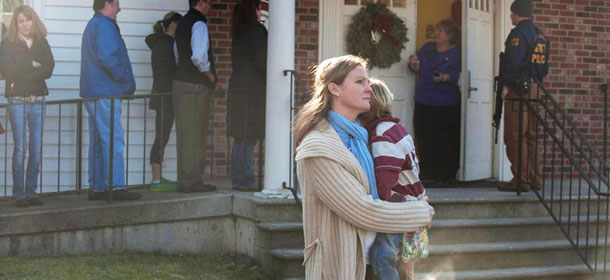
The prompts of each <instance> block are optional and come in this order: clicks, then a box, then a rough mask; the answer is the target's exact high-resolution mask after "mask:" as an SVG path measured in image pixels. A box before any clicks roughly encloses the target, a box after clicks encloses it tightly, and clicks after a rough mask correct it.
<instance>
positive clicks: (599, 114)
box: [533, 0, 610, 171]
mask: <svg viewBox="0 0 610 280" xmlns="http://www.w3.org/2000/svg"><path fill="white" fill-rule="evenodd" d="M533 19H534V22H535V24H536V25H537V26H538V27H540V28H541V29H542V30H543V31H544V32H545V34H546V35H547V36H548V37H549V39H550V41H551V57H550V60H549V66H550V68H551V69H550V73H549V75H548V76H547V79H546V82H545V84H546V87H547V88H548V89H549V91H550V92H551V93H552V94H553V96H554V97H555V98H556V99H557V100H558V101H559V102H560V103H561V106H562V107H563V108H564V109H565V110H566V111H567V112H568V114H569V115H570V117H571V118H572V120H573V121H574V124H575V126H576V127H578V128H579V129H580V130H581V131H582V132H583V134H584V135H585V137H586V138H587V139H588V140H589V141H591V142H592V144H593V145H594V146H596V148H597V150H598V151H599V152H600V153H601V152H602V149H601V144H602V142H603V141H602V139H603V137H602V136H603V135H602V132H603V123H602V121H603V98H602V97H603V95H602V93H601V91H600V90H599V88H600V85H602V84H605V83H610V1H609V0H538V1H534V16H533ZM555 154H556V155H559V154H560V153H559V151H558V150H555ZM558 158H559V157H556V160H555V163H556V165H557V164H558V163H560V161H559V162H558ZM548 162H550V159H547V163H548ZM565 164H566V165H565V167H567V166H569V165H567V160H566V161H565ZM583 167H584V168H585V169H588V168H587V166H586V165H585V166H583ZM546 170H547V171H550V170H551V169H550V168H547V169H546ZM558 170H559V169H558V168H556V170H555V171H558Z"/></svg>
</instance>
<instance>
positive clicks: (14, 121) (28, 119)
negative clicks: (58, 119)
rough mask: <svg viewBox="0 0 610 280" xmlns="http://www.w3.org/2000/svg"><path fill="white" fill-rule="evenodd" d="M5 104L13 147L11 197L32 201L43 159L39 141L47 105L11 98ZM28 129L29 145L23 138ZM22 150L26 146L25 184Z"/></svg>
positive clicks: (26, 139)
mask: <svg viewBox="0 0 610 280" xmlns="http://www.w3.org/2000/svg"><path fill="white" fill-rule="evenodd" d="M8 103H9V107H8V112H9V119H10V122H11V126H12V128H13V143H14V146H15V147H14V149H13V197H14V198H15V199H17V200H22V199H31V198H35V197H36V188H37V187H38V173H39V172H40V160H41V158H42V151H41V141H42V130H43V126H44V116H45V109H46V105H45V103H44V101H40V102H36V103H27V102H23V101H20V100H14V99H9V101H8ZM28 128H29V143H28V138H26V130H27V129H28ZM25 147H27V151H28V153H29V157H28V169H27V173H26V175H25V182H24V177H23V176H24V174H23V172H24V170H23V169H24V164H25V151H26V148H25ZM24 183H25V185H24Z"/></svg>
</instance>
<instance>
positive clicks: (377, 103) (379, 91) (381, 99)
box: [369, 78, 394, 119]
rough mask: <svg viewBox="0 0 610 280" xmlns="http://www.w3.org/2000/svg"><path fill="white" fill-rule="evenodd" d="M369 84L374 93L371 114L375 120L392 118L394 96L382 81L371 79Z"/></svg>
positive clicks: (372, 94)
mask: <svg viewBox="0 0 610 280" xmlns="http://www.w3.org/2000/svg"><path fill="white" fill-rule="evenodd" d="M369 83H370V85H371V89H373V92H372V93H371V110H370V112H371V114H372V117H373V118H374V119H378V118H383V117H391V116H392V101H394V94H392V92H391V91H390V89H389V88H388V86H387V85H386V84H385V82H383V81H382V80H379V79H376V78H370V79H369Z"/></svg>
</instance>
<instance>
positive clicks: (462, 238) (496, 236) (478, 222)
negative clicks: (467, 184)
mask: <svg viewBox="0 0 610 280" xmlns="http://www.w3.org/2000/svg"><path fill="white" fill-rule="evenodd" d="M561 219H562V222H564V223H565V230H566V232H570V236H573V237H574V238H576V236H577V233H578V236H579V237H585V236H586V235H587V230H588V231H589V232H588V234H589V237H590V238H591V237H594V236H597V235H599V236H604V234H610V233H607V232H606V226H605V225H606V222H605V221H606V217H605V216H604V217H602V219H601V220H600V225H599V226H598V224H597V220H596V219H594V218H593V217H590V218H589V220H587V216H572V217H561ZM568 222H569V223H570V226H569V228H568ZM577 224H578V225H579V227H576V225H577ZM586 225H588V227H587V226H586ZM577 231H578V232H577ZM429 234H430V243H431V244H436V245H442V244H455V243H458V244H460V243H481V242H482V243H490V242H521V241H542V240H558V239H563V238H565V236H564V234H563V233H562V232H561V230H560V229H559V227H558V226H557V225H556V224H555V221H554V220H553V219H552V218H551V217H528V218H523V217H516V218H479V219H435V220H434V221H432V228H431V229H430V231H429Z"/></svg>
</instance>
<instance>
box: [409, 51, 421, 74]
mask: <svg viewBox="0 0 610 280" xmlns="http://www.w3.org/2000/svg"><path fill="white" fill-rule="evenodd" d="M420 63H421V62H420V61H419V58H418V57H417V55H411V56H409V69H411V71H413V72H419V64H420Z"/></svg>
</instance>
